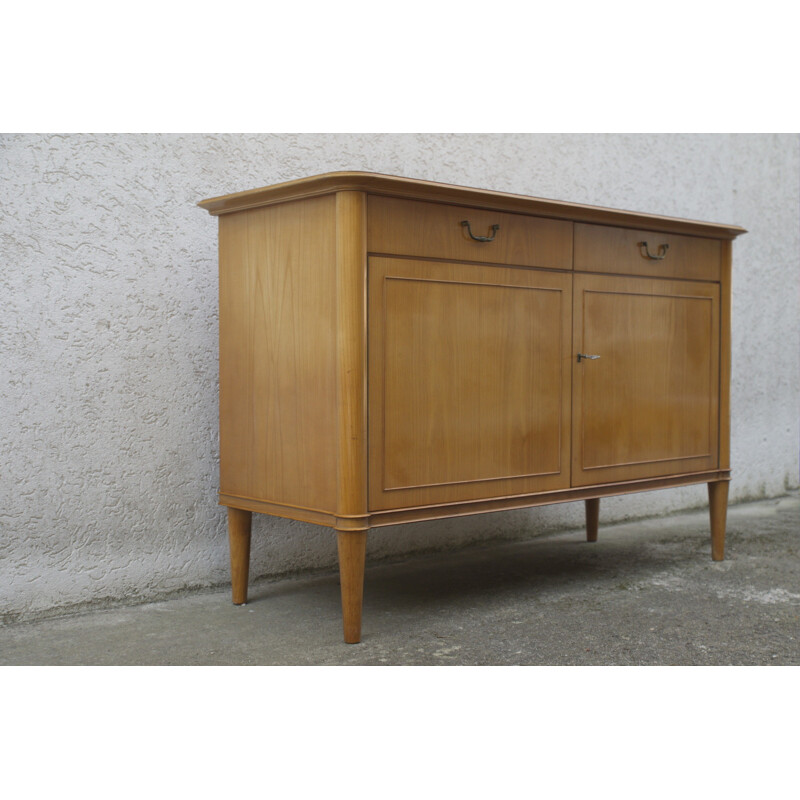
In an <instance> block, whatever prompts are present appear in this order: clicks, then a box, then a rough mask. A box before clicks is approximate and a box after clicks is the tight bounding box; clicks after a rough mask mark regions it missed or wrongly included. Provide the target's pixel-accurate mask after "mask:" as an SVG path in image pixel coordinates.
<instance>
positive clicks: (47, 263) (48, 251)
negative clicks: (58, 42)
mask: <svg viewBox="0 0 800 800" xmlns="http://www.w3.org/2000/svg"><path fill="white" fill-rule="evenodd" d="M340 169H355V170H369V171H374V172H383V173H389V174H395V175H404V176H408V177H414V178H424V179H428V180H435V181H445V182H448V183H456V184H463V185H468V186H477V187H481V188H487V189H496V190H501V191H510V192H518V193H521V194H530V195H536V196H539V197H548V198H555V199H560V200H568V201H575V202H581V203H589V204H595V205H603V206H611V207H618V208H626V209H633V210H637V211H645V212H652V213H658V214H666V215H672V216H681V217H690V218H694V219H701V220H710V221H716V222H726V223H735V224H739V225H743V226H744V227H745V228H747V229H748V230H749V231H750V232H749V233H748V234H747V235H745V236H743V237H741V238H740V239H739V240H737V241H736V243H735V245H734V281H733V294H734V300H733V328H734V330H733V387H732V416H733V419H732V465H733V470H734V482H733V484H732V487H731V492H732V499H733V500H737V499H745V498H751V497H764V496H774V495H777V494H780V493H782V492H783V491H784V490H785V488H786V487H789V486H795V485H797V483H798V439H799V438H800V431H799V430H798V428H799V425H798V408H799V407H800V365H798V353H799V352H800V293H799V292H798V275H799V274H800V270H798V252H800V241H798V239H799V235H798V220H799V219H800V138H798V137H797V136H791V135H707V134H703V135H620V134H607V135H606V134H603V135H557V134H513V135H500V134H480V135H478V134H463V135H462V134H458V135H456V134H417V135H412V134H407V135H406V134H403V135H388V134H318V135H313V134H302V135H301V134H296V135H294V134H276V135H268V134H265V135H231V134H224V135H212V134H202V135H50V134H48V135H5V136H3V137H2V138H0V238H1V241H2V248H0V286H2V292H3V300H4V303H3V310H2V314H1V315H0V369H1V370H2V381H0V617H4V618H5V619H13V618H19V617H25V616H34V615H37V614H41V613H49V612H51V611H53V610H55V609H59V608H67V607H70V606H75V605H79V604H82V603H87V602H97V601H101V600H104V601H119V600H123V601H134V600H141V599H149V598H155V597H158V596H161V595H163V594H165V593H169V592H172V591H176V590H183V589H187V588H191V587H200V586H209V585H213V584H217V583H221V582H224V581H226V580H227V579H228V577H227V576H228V572H227V570H228V566H227V558H228V556H227V539H226V533H225V527H224V519H225V518H224V513H223V512H224V509H222V508H220V507H219V506H217V504H216V491H217V486H218V438H217V275H216V269H217V266H216V258H217V256H216V234H217V222H216V219H214V218H213V217H211V216H209V215H208V214H207V213H206V212H205V211H202V210H200V209H199V208H197V207H196V205H195V204H196V202H197V201H198V200H201V199H203V198H206V197H212V196H215V195H220V194H226V193H228V192H234V191H240V190H244V189H251V188H255V187H258V186H264V185H267V184H271V183H276V182H279V181H284V180H290V179H293V178H299V177H303V176H306V175H313V174H316V173H320V172H328V171H331V170H340ZM703 503H705V489H704V487H690V488H686V489H679V490H672V491H664V492H654V493H647V494H640V495H632V496H628V497H622V498H615V499H612V500H607V501H604V502H603V507H602V512H601V519H606V520H610V519H621V518H625V517H631V516H636V515H650V514H658V513H666V512H669V511H672V510H676V509H679V508H686V507H690V506H696V505H700V504H703ZM582 515H583V507H582V504H575V503H573V504H569V505H566V506H554V507H549V508H542V509H534V510H527V511H519V512H507V513H502V514H491V515H485V516H478V517H472V518H468V519H462V520H451V521H446V522H439V523H420V524H417V525H409V526H405V527H401V528H389V529H381V530H378V531H374V532H373V533H372V534H371V535H370V545H369V553H370V555H371V556H372V557H373V558H378V557H382V556H388V555H395V554H402V553H406V552H411V551H413V550H416V549H422V548H432V547H443V548H446V547H455V546H460V545H462V544H464V543H466V542H470V541H478V540H483V539H487V540H488V539H492V538H498V537H517V536H525V535H534V534H536V533H537V532H542V531H546V530H552V529H553V528H555V527H563V526H571V525H579V524H581V522H582ZM253 533H254V541H253V552H252V572H251V574H252V575H253V576H259V575H268V574H274V575H277V574H280V573H284V572H287V571H293V570H303V569H313V568H327V567H331V566H333V565H334V564H335V562H336V551H335V542H334V537H333V535H332V534H331V532H330V531H328V530H327V529H323V528H318V527H315V526H312V525H306V524H302V523H294V522H286V521H281V520H276V519H271V518H267V517H263V516H260V515H257V516H256V519H255V522H254V531H253Z"/></svg>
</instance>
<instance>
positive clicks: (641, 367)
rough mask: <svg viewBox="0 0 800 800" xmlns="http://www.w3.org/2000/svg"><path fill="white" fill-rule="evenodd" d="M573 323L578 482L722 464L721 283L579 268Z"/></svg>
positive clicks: (574, 472)
mask: <svg viewBox="0 0 800 800" xmlns="http://www.w3.org/2000/svg"><path fill="white" fill-rule="evenodd" d="M573 324H574V332H573V342H574V349H575V358H574V361H573V392H574V396H573V407H572V408H573V445H572V484H573V486H587V485H590V484H597V483H610V482H615V481H621V480H628V479H636V478H650V477H657V476H661V475H675V474H681V473H687V472H701V471H704V470H709V469H715V468H716V467H717V465H718V449H717V448H718V441H719V430H718V429H719V286H718V284H715V283H701V282H694V281H664V280H655V279H649V278H625V277H610V276H600V275H598V276H594V275H576V276H575V286H574V314H573ZM578 353H582V354H586V355H595V356H599V358H597V359H594V360H587V359H581V360H580V361H578V359H577V354H578Z"/></svg>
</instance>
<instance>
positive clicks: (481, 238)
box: [461, 219, 500, 242]
mask: <svg viewBox="0 0 800 800" xmlns="http://www.w3.org/2000/svg"><path fill="white" fill-rule="evenodd" d="M461 224H462V225H463V226H464V227H465V228H466V229H467V233H468V234H469V235H470V238H471V239H474V240H475V241H476V242H493V241H494V237H495V236H497V231H499V230H500V226H499V225H492V228H491V231H492V235H491V236H476V235H475V234H474V233H473V232H472V229H471V228H470V227H469V220H468V219H465V220H462V221H461Z"/></svg>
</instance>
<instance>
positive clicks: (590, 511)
mask: <svg viewBox="0 0 800 800" xmlns="http://www.w3.org/2000/svg"><path fill="white" fill-rule="evenodd" d="M599 521H600V498H599V497H593V498H592V499H591V500H587V501H586V541H587V542H596V541H597V528H598V524H599Z"/></svg>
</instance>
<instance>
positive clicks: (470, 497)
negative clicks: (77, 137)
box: [200, 172, 744, 642]
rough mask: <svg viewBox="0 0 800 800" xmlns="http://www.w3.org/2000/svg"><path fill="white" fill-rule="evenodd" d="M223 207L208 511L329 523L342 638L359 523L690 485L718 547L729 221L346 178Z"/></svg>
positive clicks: (239, 538) (359, 569)
mask: <svg viewBox="0 0 800 800" xmlns="http://www.w3.org/2000/svg"><path fill="white" fill-rule="evenodd" d="M200 205H201V206H202V207H203V208H205V209H207V210H208V211H209V212H210V213H211V214H214V215H218V216H219V257H220V284H219V286H220V496H219V499H220V502H221V503H222V504H223V505H225V506H227V507H228V515H229V516H228V519H229V526H228V529H229V538H230V548H231V574H232V582H233V600H234V602H235V603H244V602H246V599H247V576H248V562H249V552H250V530H251V518H252V513H253V512H259V513H266V514H273V515H277V516H282V517H288V518H291V519H297V520H303V521H306V522H312V523H316V524H319V525H325V526H328V527H330V528H333V529H334V530H335V531H336V533H337V537H338V548H339V563H340V578H341V587H342V614H343V622H344V637H345V641H347V642H358V641H360V637H361V609H362V592H363V580H364V563H365V552H366V540H367V532H368V530H369V529H370V528H373V527H378V526H384V525H396V524H398V523H404V522H414V521H419V520H427V519H441V518H447V517H454V516H461V515H467V514H476V513H482V512H488V511H498V510H502V509H511V508H522V507H527V506H536V505H543V504H548V503H559V502H568V501H577V500H583V501H585V504H586V519H587V540H588V541H596V540H597V538H598V520H599V500H600V498H601V497H604V496H609V495H615V494H622V493H626V492H635V491H645V490H649V489H660V488H665V487H669V486H681V485H686V484H692V483H707V484H708V490H709V508H710V516H711V550H712V557H713V558H714V559H716V560H720V559H722V558H723V555H724V539H725V513H726V505H727V489H728V481H729V479H730V463H729V430H730V424H729V417H730V415H729V381H730V285H731V283H730V273H731V244H732V240H733V239H734V238H735V237H736V236H737V235H739V234H741V233H743V232H744V230H743V229H742V228H739V227H736V226H731V225H719V224H715V223H707V222H695V221H691V220H681V219H670V218H666V217H659V216H654V215H648V214H639V213H633V212H626V211H617V210H613V209H603V208H595V207H591V206H583V205H577V204H571V203H564V202H559V201H552V200H541V199H537V198H531V197H524V196H520V195H511V194H503V193H499V192H491V191H483V190H479V189H470V188H466V187H458V186H449V185H445V184H436V183H431V182H426V181H417V180H410V179H406V178H396V177H391V176H384V175H375V174H371V173H358V172H340V173H328V174H326V175H319V176H315V177H311V178H304V179H302V180H297V181H291V182H289V183H283V184H278V185H276V186H270V187H266V188H263V189H255V190H252V191H247V192H240V193H238V194H233V195H227V196H224V197H218V198H212V199H210V200H205V201H203V202H202V203H200Z"/></svg>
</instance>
